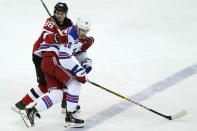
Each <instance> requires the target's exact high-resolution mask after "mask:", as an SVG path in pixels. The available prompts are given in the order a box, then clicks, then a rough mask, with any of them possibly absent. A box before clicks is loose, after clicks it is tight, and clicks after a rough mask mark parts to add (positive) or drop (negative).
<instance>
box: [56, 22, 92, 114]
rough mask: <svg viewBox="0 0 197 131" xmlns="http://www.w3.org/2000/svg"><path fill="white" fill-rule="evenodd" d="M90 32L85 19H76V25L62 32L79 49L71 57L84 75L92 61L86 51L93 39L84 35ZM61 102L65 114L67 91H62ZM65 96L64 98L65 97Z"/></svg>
mask: <svg viewBox="0 0 197 131" xmlns="http://www.w3.org/2000/svg"><path fill="white" fill-rule="evenodd" d="M89 30H90V23H89V22H88V20H87V18H78V19H77V21H76V25H73V26H70V27H69V28H67V29H65V30H63V32H64V33H66V34H68V35H71V36H72V37H73V39H74V41H75V45H77V46H79V45H80V48H76V47H75V49H73V55H74V56H75V58H76V59H77V60H78V62H79V63H80V65H81V66H82V67H83V68H84V69H85V70H86V73H89V72H90V71H91V70H92V60H91V59H90V58H89V57H87V54H86V51H87V50H88V49H89V47H91V45H92V44H93V42H94V38H93V37H87V36H86V34H87V32H88V31H89ZM64 55H65V54H63V53H62V52H60V56H64ZM59 59H60V60H61V59H66V57H59ZM63 96H64V97H63V101H62V112H63V113H66V97H67V89H64V93H63ZM65 96H66V97H65ZM76 109H77V110H76V111H77V112H79V110H78V109H79V106H77V108H76Z"/></svg>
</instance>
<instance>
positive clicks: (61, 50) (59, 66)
mask: <svg viewBox="0 0 197 131" xmlns="http://www.w3.org/2000/svg"><path fill="white" fill-rule="evenodd" d="M88 31H89V22H88V21H86V20H84V26H83V27H78V32H77V33H78V35H79V36H81V37H85V36H86V34H87V32H88ZM42 45H44V46H45V47H46V48H42V49H40V50H38V51H36V53H37V55H41V56H42V59H43V60H42V64H41V67H42V70H43V72H44V74H45V76H46V79H47V87H48V90H49V91H50V92H49V94H47V95H45V96H44V97H42V98H41V99H39V100H38V101H37V104H36V105H35V106H33V107H31V108H27V109H25V110H24V111H21V114H22V116H23V118H24V119H25V122H26V123H27V124H28V125H29V126H33V125H34V117H35V116H40V115H39V113H38V112H42V111H44V110H46V109H48V108H50V107H51V106H52V105H54V104H57V103H59V102H60V101H61V100H62V97H63V92H62V86H61V84H63V85H66V86H67V88H68V95H67V100H66V102H67V112H66V118H65V127H83V126H84V120H81V119H78V118H76V117H75V116H74V110H75V109H76V106H77V104H78V100H79V94H80V90H81V87H82V83H85V82H86V69H85V68H83V67H82V66H81V61H80V60H82V61H83V60H84V59H87V57H86V55H84V54H83V55H79V56H78V60H79V61H78V60H77V59H75V57H74V55H73V54H75V53H77V52H78V51H80V50H81V48H82V47H83V43H81V42H77V43H76V41H74V39H73V37H72V36H70V35H68V42H67V43H63V44H60V45H58V44H54V45H47V44H46V43H43V44H41V46H42ZM42 47H43V46H42ZM58 56H59V57H58ZM86 65H87V64H86ZM25 116H26V117H25ZM26 118H27V119H26Z"/></svg>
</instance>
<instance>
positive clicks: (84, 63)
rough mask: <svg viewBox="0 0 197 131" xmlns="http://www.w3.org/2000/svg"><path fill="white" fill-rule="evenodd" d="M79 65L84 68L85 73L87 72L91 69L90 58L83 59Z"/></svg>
mask: <svg viewBox="0 0 197 131" xmlns="http://www.w3.org/2000/svg"><path fill="white" fill-rule="evenodd" d="M81 66H82V67H83V68H84V69H85V71H86V73H87V74H88V73H89V72H90V71H91V70H92V60H91V59H85V60H83V61H82V62H81Z"/></svg>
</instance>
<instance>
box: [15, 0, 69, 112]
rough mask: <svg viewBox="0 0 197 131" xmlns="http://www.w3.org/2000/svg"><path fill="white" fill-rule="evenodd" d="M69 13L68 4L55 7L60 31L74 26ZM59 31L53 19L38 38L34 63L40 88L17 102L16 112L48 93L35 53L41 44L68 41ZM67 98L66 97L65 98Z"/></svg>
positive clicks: (58, 4)
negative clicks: (68, 16)
mask: <svg viewBox="0 0 197 131" xmlns="http://www.w3.org/2000/svg"><path fill="white" fill-rule="evenodd" d="M67 12H68V7H67V5H66V3H60V2H59V3H57V4H56V5H55V7H54V16H53V19H54V20H55V21H56V23H57V24H58V26H59V28H60V30H64V29H66V28H68V27H69V26H72V21H71V20H70V19H69V18H67ZM57 32H58V31H57V29H56V27H55V25H54V23H53V21H52V19H51V18H49V19H47V20H46V23H45V24H44V27H43V31H42V33H41V35H40V37H39V38H38V40H37V41H36V42H35V44H34V46H33V62H34V65H35V69H36V75H37V82H38V87H34V88H32V89H30V91H29V92H28V93H27V94H26V95H25V97H23V99H22V100H20V101H19V102H17V103H16V104H15V106H16V108H15V110H18V109H19V110H24V109H25V107H26V106H27V105H29V104H30V103H32V102H34V101H35V100H36V99H37V98H39V97H40V96H41V95H42V94H44V93H47V92H48V90H47V86H46V84H47V83H46V79H45V76H44V73H43V71H42V70H41V61H42V58H41V57H40V56H38V55H35V54H34V52H35V51H36V50H38V48H43V47H40V44H41V43H43V41H49V42H48V44H52V43H53V41H54V42H56V43H59V42H60V43H62V42H65V41H67V39H65V37H62V36H61V35H59V34H58V33H57ZM51 33H53V34H55V35H54V36H50V35H51ZM64 97H65V96H64Z"/></svg>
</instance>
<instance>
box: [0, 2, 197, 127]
mask: <svg viewBox="0 0 197 131" xmlns="http://www.w3.org/2000/svg"><path fill="white" fill-rule="evenodd" d="M45 2H46V5H47V6H48V8H49V10H50V12H51V13H52V12H53V6H54V5H55V4H56V3H57V2H58V0H45ZM64 2H66V3H67V4H68V7H69V12H68V17H69V18H71V19H72V20H73V21H74V22H75V20H76V18H77V17H78V16H87V17H89V19H90V20H91V23H92V30H91V32H90V33H89V35H92V36H94V37H95V44H94V46H92V47H91V48H90V50H89V52H88V55H89V57H91V58H92V59H93V71H92V72H91V73H90V75H89V79H90V80H92V81H94V82H96V83H98V84H100V85H103V86H104V87H106V88H108V89H110V90H113V91H115V92H118V93H120V94H122V95H124V96H126V97H129V98H131V99H133V100H135V101H138V102H140V103H141V104H144V105H146V106H147V107H149V108H152V109H154V110H157V111H159V112H161V113H164V114H166V115H171V114H173V113H176V112H178V111H181V110H183V109H186V110H187V111H188V114H187V115H186V116H184V117H182V118H180V119H177V120H174V121H169V120H167V119H164V118H162V117H160V116H158V115H155V114H153V113H151V112H149V111H146V110H145V109H143V108H141V107H139V106H134V105H133V104H130V103H128V102H127V101H124V100H123V99H121V98H119V97H117V96H114V95H112V94H110V93H108V92H106V91H104V90H102V89H99V88H97V87H94V86H93V85H90V84H88V83H86V84H85V85H84V87H83V89H82V92H81V96H80V105H81V108H82V112H81V117H82V118H84V119H85V124H86V125H85V127H84V128H82V129H66V128H64V117H65V116H64V115H62V114H61V113H60V104H58V105H56V106H54V107H53V108H51V109H50V110H48V111H46V112H42V113H41V116H42V119H41V120H36V123H35V124H36V126H35V127H33V128H30V129H27V127H26V126H25V124H24V123H23V122H22V120H21V118H20V116H18V115H17V114H16V113H14V112H13V111H12V110H11V109H10V107H11V106H12V105H14V104H15V102H17V101H18V100H20V99H21V98H22V97H23V96H24V95H25V94H26V92H27V91H28V90H29V89H31V88H32V87H35V86H37V83H36V75H35V70H34V65H33V62H32V60H31V57H32V54H31V52H32V47H33V44H34V42H35V41H36V40H37V38H38V37H39V35H40V33H41V31H42V26H43V24H44V23H45V20H46V19H47V18H48V15H47V13H46V11H45V9H44V8H43V6H42V4H41V2H40V0H0V23H1V24H0V42H1V44H0V45H1V48H0V57H1V62H0V131H26V130H29V131H73V130H77V131H78V130H79V131H81V130H82V131H197V37H196V36H197V0H65V1H64Z"/></svg>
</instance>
